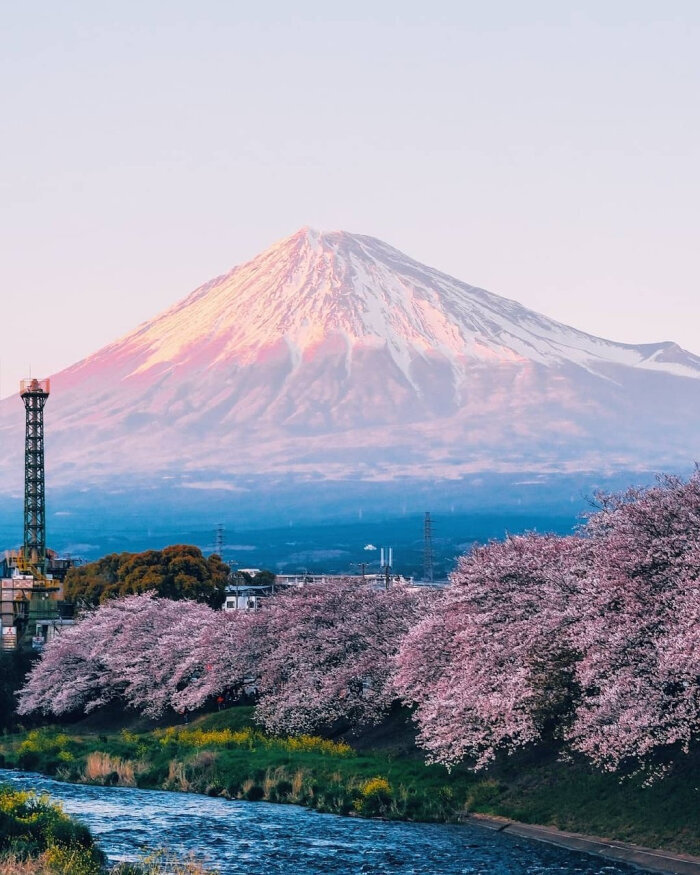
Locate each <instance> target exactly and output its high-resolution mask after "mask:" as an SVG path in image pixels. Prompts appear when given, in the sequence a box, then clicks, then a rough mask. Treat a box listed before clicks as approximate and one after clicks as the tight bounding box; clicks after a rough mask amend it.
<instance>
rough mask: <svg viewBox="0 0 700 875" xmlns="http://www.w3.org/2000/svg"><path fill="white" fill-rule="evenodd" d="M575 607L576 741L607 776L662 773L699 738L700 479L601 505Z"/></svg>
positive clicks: (664, 484)
mask: <svg viewBox="0 0 700 875" xmlns="http://www.w3.org/2000/svg"><path fill="white" fill-rule="evenodd" d="M586 533H587V535H588V537H589V539H590V545H591V551H592V564H591V569H590V573H589V574H587V575H586V577H585V578H584V580H583V586H582V588H581V591H580V594H579V597H578V599H577V607H576V610H577V612H578V614H579V618H580V620H579V622H578V624H577V626H576V629H575V645H576V647H577V648H578V649H579V650H580V652H581V654H582V658H581V660H580V662H579V663H578V665H577V680H578V683H579V685H580V686H581V689H582V692H583V698H582V701H581V704H580V706H579V708H578V710H577V715H576V720H575V722H574V723H573V725H572V727H571V729H570V731H569V733H568V737H569V740H570V743H571V745H572V747H573V748H574V749H576V750H579V751H582V752H583V753H585V754H586V755H587V756H589V757H590V758H591V759H592V760H593V761H594V762H596V763H597V764H599V765H600V766H602V767H603V768H605V769H609V770H619V769H631V770H637V769H639V768H644V769H648V770H650V771H651V773H653V772H654V771H655V770H658V769H659V768H661V769H663V768H664V766H665V764H667V763H668V761H669V759H670V758H672V757H673V756H674V755H676V754H677V753H678V752H679V751H687V750H688V749H689V746H690V744H691V742H692V740H693V738H694V737H695V738H697V736H698V733H699V731H700V474H698V473H697V472H696V473H695V474H694V475H693V476H692V477H691V478H690V480H689V481H688V482H683V481H682V480H680V479H678V478H674V477H665V478H662V479H661V480H660V482H659V483H658V485H657V486H656V487H654V488H651V489H647V490H630V491H629V492H627V493H625V494H624V495H621V496H608V497H605V498H603V499H602V508H601V510H600V511H599V512H598V513H596V514H594V515H592V516H591V518H590V519H589V520H588V523H587V526H586Z"/></svg>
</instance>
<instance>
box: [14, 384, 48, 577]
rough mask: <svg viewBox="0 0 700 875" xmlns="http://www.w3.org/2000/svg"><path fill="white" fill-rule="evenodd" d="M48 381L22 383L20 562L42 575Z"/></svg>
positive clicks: (44, 558) (44, 567) (44, 546)
mask: <svg viewBox="0 0 700 875" xmlns="http://www.w3.org/2000/svg"><path fill="white" fill-rule="evenodd" d="M49 390H50V384H49V381H48V380H36V379H34V380H31V379H30V380H22V382H21V383H20V385H19V394H20V397H21V398H22V401H24V409H25V411H26V429H25V438H24V547H23V553H24V556H23V558H24V562H25V563H26V564H28V565H30V566H33V567H34V568H37V569H38V570H39V571H40V572H41V573H42V574H45V573H46V492H45V484H44V406H45V405H46V400H47V398H48V397H49Z"/></svg>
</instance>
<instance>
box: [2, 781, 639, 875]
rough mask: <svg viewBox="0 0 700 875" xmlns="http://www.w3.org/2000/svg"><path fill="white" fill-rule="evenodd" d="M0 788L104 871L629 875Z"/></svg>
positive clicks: (388, 830) (486, 850) (586, 863)
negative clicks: (149, 859)
mask: <svg viewBox="0 0 700 875" xmlns="http://www.w3.org/2000/svg"><path fill="white" fill-rule="evenodd" d="M0 783H8V784H12V785H13V786H15V787H17V788H18V789H24V790H36V791H37V792H39V793H48V794H49V795H50V796H51V797H52V798H53V799H55V800H57V801H60V802H61V803H62V805H63V808H64V810H65V811H66V812H67V813H68V814H72V815H75V816H76V817H77V818H79V819H80V820H82V821H83V823H85V824H87V826H89V828H90V829H91V831H92V833H93V835H95V837H96V838H97V840H98V842H99V844H100V847H101V848H102V850H103V851H104V852H105V854H106V855H107V857H108V858H109V860H110V862H116V861H120V860H127V861H133V860H137V859H139V858H141V857H142V856H143V853H144V850H146V849H162V848H166V849H168V850H169V851H172V852H174V853H176V854H178V855H180V856H186V855H188V854H194V855H196V857H197V858H198V859H199V860H201V861H202V862H203V863H204V864H205V865H206V866H208V867H210V868H211V869H212V870H215V871H217V872H219V873H221V875H234V873H236V875H238V873H246V875H336V873H337V875H355V873H358V875H359V873H367V875H374V873H377V875H378V873H391V875H438V873H440V875H464V873H470V875H472V873H479V875H525V873H538V875H543V873H562V872H566V873H586V875H593V873H610V875H614V873H620V875H621V873H632V872H633V871H635V872H639V870H638V869H632V868H631V867H629V866H626V865H624V864H620V863H613V862H606V861H604V860H601V859H599V858H596V857H590V856H587V855H585V854H579V853H576V852H573V851H567V850H564V849H561V848H557V847H553V846H551V845H546V844H541V843H538V842H531V841H528V840H526V839H522V838H518V837H515V836H509V835H507V834H503V833H498V832H492V831H491V830H486V829H483V828H481V827H478V826H471V825H464V826H453V825H446V824H424V823H401V822H386V821H377V820H364V819H361V818H354V817H339V816H336V815H332V814H318V813H316V812H314V811H310V810H307V809H304V808H299V807H298V806H294V805H272V804H270V803H265V802H238V801H228V800H225V799H220V798H209V797H207V796H198V795H194V794H188V793H171V792H165V791H161V790H139V789H132V788H129V787H99V786H93V785H84V784H65V783H61V782H59V781H54V780H52V779H51V778H47V777H44V776H43V775H38V774H34V773H30V772H15V771H7V770H2V769H0Z"/></svg>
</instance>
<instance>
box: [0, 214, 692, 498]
mask: <svg viewBox="0 0 700 875" xmlns="http://www.w3.org/2000/svg"><path fill="white" fill-rule="evenodd" d="M699 402H700V358H698V357H697V356H694V355H692V354H691V353H688V352H686V351H685V350H682V349H681V348H680V347H678V346H677V345H675V344H673V343H659V344H646V345H637V346H635V345H629V344H620V343H614V342H612V341H608V340H603V339H601V338H597V337H593V336H591V335H589V334H585V333H583V332H580V331H577V330H576V329H574V328H570V327H568V326H565V325H562V324H560V323H558V322H555V321H553V320H551V319H548V318H546V317H545V316H542V315H539V314H537V313H534V312H532V311H530V310H528V309H527V308H525V307H523V306H521V305H520V304H518V303H516V302H515V301H510V300H507V299H504V298H501V297H499V296H497V295H494V294H491V293H490V292H487V291H484V290H482V289H478V288H475V287H473V286H470V285H467V284H466V283H463V282H460V281H458V280H455V279H453V278H452V277H449V276H447V275H446V274H443V273H440V272H439V271H437V270H434V269H432V268H429V267H426V266H425V265H422V264H420V263H418V262H416V261H414V260H412V259H411V258H408V257H407V256H405V255H403V254H402V253H400V252H399V251H398V250H396V249H393V248H392V247H390V246H388V245H387V244H385V243H382V242H381V241H379V240H376V239H374V238H371V237H365V236H360V235H355V234H348V233H345V232H333V233H323V234H322V233H318V232H316V231H312V230H310V229H308V228H305V229H302V230H301V231H299V232H297V233H296V234H294V235H293V236H292V237H289V238H287V239H285V240H282V241H281V242H279V243H277V244H275V245H274V246H272V247H271V248H269V249H268V250H266V251H265V252H263V253H262V254H261V255H259V256H258V257H256V258H254V259H253V260H252V261H249V262H247V263H246V264H242V265H239V266H238V267H235V268H234V269H233V270H232V271H230V272H229V273H227V274H225V275H224V276H221V277H218V278H216V279H214V280H212V281H210V282H208V283H206V284H205V285H203V286H201V287H200V288H199V289H197V290H195V291H194V292H192V294H190V295H189V296H188V297H187V298H185V299H184V300H183V301H181V302H179V303H178V304H176V305H175V306H173V307H172V308H170V309H169V310H167V311H166V312H164V313H162V314H161V315H159V316H157V317H156V318H155V319H153V320H152V321H150V322H148V323H145V324H144V325H141V326H140V327H139V328H137V329H136V330H135V331H133V332H132V333H130V334H128V335H127V336H125V337H123V338H121V339H120V340H118V341H116V342H115V343H113V344H110V345H109V346H107V347H105V348H104V349H102V350H100V351H98V352H97V353H95V354H94V355H93V356H90V357H89V358H87V359H85V360H83V361H81V362H79V363H77V364H76V365H74V366H73V367H71V368H68V369H67V370H66V371H63V372H62V373H60V374H58V375H56V377H55V378H53V392H52V397H51V399H50V401H49V406H48V407H47V429H48V434H49V435H50V438H49V440H48V441H47V445H48V447H50V448H51V452H52V453H53V461H52V464H53V465H54V468H55V471H56V476H57V477H59V478H61V479H62V480H63V481H65V482H77V481H78V480H79V479H80V478H85V479H88V480H90V479H94V478H96V477H100V476H102V475H104V474H105V473H106V472H107V470H109V471H110V472H112V473H115V472H116V473H123V474H128V473H134V472H147V473H148V472H160V473H161V474H162V473H164V472H165V473H166V476H172V474H171V473H167V472H173V471H174V472H177V473H178V475H183V472H185V473H184V475H183V476H193V477H194V476H195V473H196V472H204V471H212V470H216V471H217V472H218V474H219V475H220V474H222V473H223V474H224V475H229V474H230V475H235V474H237V473H240V472H250V471H258V472H287V473H288V472H296V473H300V474H303V475H305V476H331V477H350V476H352V477H357V476H360V477H364V478H380V479H381V478H391V477H396V476H411V477H416V476H420V477H425V476H427V477H445V476H450V477H451V476H459V475H460V474H461V473H463V472H465V471H474V470H493V471H495V470H499V471H503V470H512V471H517V470H577V469H583V468H585V469H588V470H593V469H596V468H601V467H602V468H610V467H611V466H612V467H616V466H617V467H636V466H649V465H651V466H668V465H673V464H676V463H680V462H685V463H688V462H689V461H691V460H692V459H693V458H694V457H695V455H697V447H698V439H697V437H696V436H697V435H698V433H700V432H699V430H698V429H699V427H700V413H698V411H700V403H699ZM0 414H1V415H2V420H1V423H0V428H2V429H3V430H2V431H0V435H2V436H3V442H7V446H8V447H11V445H12V446H14V447H15V452H13V451H12V449H10V451H9V454H8V459H9V460H10V461H11V466H12V465H16V464H17V456H16V453H17V452H20V451H21V441H18V439H17V434H18V431H17V429H18V424H19V426H20V427H21V409H20V407H19V404H18V401H17V400H15V399H9V400H7V401H5V402H4V403H3V404H2V405H1V407H0ZM20 437H21V436H20ZM11 466H10V469H11ZM10 469H8V471H9V470H10ZM12 470H14V469H12ZM8 476H10V477H11V476H12V475H11V473H10V474H8Z"/></svg>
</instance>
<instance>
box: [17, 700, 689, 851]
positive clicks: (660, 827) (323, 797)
mask: <svg viewBox="0 0 700 875" xmlns="http://www.w3.org/2000/svg"><path fill="white" fill-rule="evenodd" d="M407 720H408V717H407V714H406V713H405V712H395V713H394V714H392V716H391V717H390V719H389V720H388V721H387V723H386V724H384V726H382V727H379V728H375V729H373V730H371V731H368V732H367V733H365V734H364V735H361V736H359V737H357V738H353V737H347V738H335V739H321V738H315V737H310V736H306V737H303V738H301V739H288V738H272V737H270V736H267V735H265V734H264V733H262V732H261V731H260V730H259V729H258V728H256V727H255V726H254V724H253V722H252V709H251V708H248V707H234V708H229V709H227V710H224V711H221V712H218V713H214V714H208V715H204V716H201V717H198V718H196V719H194V720H193V721H192V722H191V723H190V724H189V725H188V726H183V725H179V726H171V727H161V728H151V729H148V728H146V727H145V726H144V725H143V724H138V723H137V724H135V725H134V728H131V729H130V728H122V729H118V730H116V729H115V730H108V729H104V727H101V728H100V729H94V728H92V729H90V728H88V727H89V723H88V724H87V725H83V726H81V724H77V725H75V726H73V727H71V728H70V729H66V728H62V729H59V728H52V727H45V728H43V729H40V730H34V731H32V732H29V733H23V734H19V735H14V736H6V737H5V739H4V740H0V758H2V759H4V762H5V763H6V764H7V765H10V766H19V767H21V768H24V769H32V770H37V771H41V772H45V773H47V774H52V775H55V776H57V777H59V778H62V779H64V780H70V781H83V782H93V783H103V784H123V785H135V786H140V787H151V788H160V789H169V790H182V791H186V792H197V793H205V794H208V795H212V796H218V795H220V796H223V797H226V798H232V799H248V800H251V801H257V800H267V801H270V802H291V803H296V804H300V805H306V806H309V807H312V808H315V809H317V810H319V811H325V812H335V813H341V814H360V815H365V816H370V817H385V818H388V819H406V820H422V821H454V820H458V819H459V818H460V816H463V814H464V812H465V811H469V812H471V813H483V814H492V815H497V816H503V817H508V818H512V819H514V820H520V821H524V822H529V823H538V824H544V825H552V826H557V827H559V828H560V829H565V830H571V831H573V832H583V833H589V834H593V835H598V836H603V837H608V838H615V839H619V840H622V841H630V842H635V843H637V844H641V845H647V846H650V847H656V848H665V849H667V850H674V851H679V852H686V853H695V854H700V829H699V827H698V816H697V812H698V810H699V808H700V805H699V803H700V793H699V792H698V787H700V757H699V756H698V754H697V752H696V753H695V754H694V755H692V756H689V757H687V758H686V762H685V763H684V768H682V769H676V771H675V772H672V773H671V774H670V775H668V776H667V777H666V778H665V779H664V780H661V781H659V782H658V783H656V784H653V785H652V786H650V787H645V786H643V784H642V783H641V779H640V780H636V779H628V780H626V781H624V782H620V781H619V779H618V778H617V777H615V776H614V775H609V774H601V773H598V772H595V771H593V770H592V769H591V768H590V767H589V766H588V765H587V764H586V763H584V762H583V761H580V762H569V763H564V762H560V761H559V760H558V758H557V752H556V750H555V749H553V748H552V747H540V748H537V749H532V750H529V751H524V752H522V753H520V754H519V755H517V756H514V757H511V758H508V759H503V760H501V761H499V762H498V763H496V764H495V765H494V766H493V767H492V768H491V769H490V770H489V771H488V772H486V773H478V774H473V773H472V772H470V771H468V770H467V769H466V768H463V767H460V768H456V769H453V770H452V772H451V773H448V772H447V770H446V769H444V768H443V767H441V766H426V765H425V764H424V761H423V757H422V754H421V753H420V752H419V751H417V750H416V749H415V747H414V746H413V745H412V730H411V727H410V725H409V723H408V722H407ZM348 742H349V743H348Z"/></svg>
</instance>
